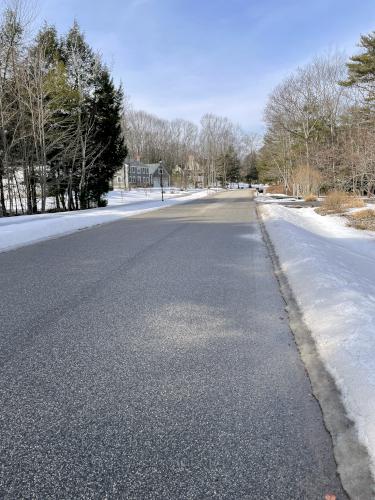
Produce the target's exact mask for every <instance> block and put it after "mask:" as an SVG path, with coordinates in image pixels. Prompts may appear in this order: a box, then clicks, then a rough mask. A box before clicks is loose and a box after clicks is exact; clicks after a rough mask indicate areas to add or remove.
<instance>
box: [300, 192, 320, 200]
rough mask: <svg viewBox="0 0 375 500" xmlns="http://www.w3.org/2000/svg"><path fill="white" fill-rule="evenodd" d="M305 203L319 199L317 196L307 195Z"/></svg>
mask: <svg viewBox="0 0 375 500" xmlns="http://www.w3.org/2000/svg"><path fill="white" fill-rule="evenodd" d="M303 199H304V200H305V201H316V200H317V199H318V197H317V196H316V194H312V193H310V194H307V195H306V196H305V197H304V198H303Z"/></svg>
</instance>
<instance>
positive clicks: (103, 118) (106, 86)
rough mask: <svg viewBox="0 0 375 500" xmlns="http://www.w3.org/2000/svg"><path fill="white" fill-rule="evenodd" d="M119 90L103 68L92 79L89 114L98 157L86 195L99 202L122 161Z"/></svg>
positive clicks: (122, 142)
mask: <svg viewBox="0 0 375 500" xmlns="http://www.w3.org/2000/svg"><path fill="white" fill-rule="evenodd" d="M122 103H123V92H122V89H121V87H120V88H119V89H116V88H115V86H114V84H113V81H112V79H111V77H110V75H109V73H108V70H107V69H105V68H104V69H103V70H102V71H101V72H100V73H99V74H98V76H97V79H96V81H95V91H94V96H93V102H92V110H91V111H92V113H93V116H94V117H95V122H94V133H93V140H94V143H95V146H96V147H97V148H98V158H97V160H96V161H95V163H94V164H93V166H92V167H91V168H90V173H89V176H88V192H89V198H90V199H91V200H92V201H94V202H95V203H96V204H101V203H102V201H101V196H102V195H103V194H104V193H106V192H107V191H108V189H109V181H110V180H111V179H112V177H113V175H114V173H115V172H116V170H118V169H119V168H120V167H121V165H122V164H123V162H124V160H125V158H126V155H127V149H126V146H125V143H124V138H123V134H122V129H121V114H122Z"/></svg>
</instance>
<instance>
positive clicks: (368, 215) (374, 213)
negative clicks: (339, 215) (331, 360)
mask: <svg viewBox="0 0 375 500" xmlns="http://www.w3.org/2000/svg"><path fill="white" fill-rule="evenodd" d="M347 218H348V220H349V223H348V225H349V226H351V227H355V228H356V229H367V230H369V231H375V210H374V209H372V208H367V209H366V210H359V211H358V212H354V213H352V214H349V215H348V216H347Z"/></svg>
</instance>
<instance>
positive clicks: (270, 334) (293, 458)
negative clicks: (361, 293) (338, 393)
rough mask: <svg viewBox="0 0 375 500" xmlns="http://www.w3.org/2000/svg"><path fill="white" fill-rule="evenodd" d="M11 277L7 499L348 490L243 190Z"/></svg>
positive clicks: (13, 265)
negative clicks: (340, 476) (337, 468)
mask: <svg viewBox="0 0 375 500" xmlns="http://www.w3.org/2000/svg"><path fill="white" fill-rule="evenodd" d="M0 272H1V275H0V277H1V279H0V293H1V295H0V302H1V308H0V315H1V322H0V330H1V335H0V377H1V379H0V382H1V384H0V398H1V401H0V448H1V455H0V498H1V499H21V498H27V499H38V500H39V499H43V500H44V499H59V500H60V499H81V498H82V499H83V498H84V499H112V498H126V499H128V498H131V499H142V500H143V499H209V498H223V499H235V500H237V499H242V498H247V499H288V500H291V499H324V495H325V494H327V493H335V494H336V495H337V498H344V496H343V493H342V489H341V486H340V482H339V480H338V477H337V475H336V466H335V462H334V459H333V454H332V444H331V440H330V436H329V435H328V434H327V432H326V431H325V428H324V425H323V422H322V415H321V412H320V408H319V406H318V404H317V402H316V401H315V399H314V398H313V396H312V395H311V387H310V384H309V380H308V378H307V375H306V373H305V370H304V367H303V364H302V362H301V361H300V358H299V355H298V352H297V349H296V347H295V344H294V341H293V337H292V334H291V332H290V330H289V327H288V321H287V317H286V314H285V311H284V304H283V300H282V298H281V296H280V293H279V290H278V286H277V282H276V280H275V277H274V275H273V272H272V266H271V262H270V260H269V258H268V256H267V250H266V247H265V245H264V243H263V242H262V239H261V235H260V231H259V227H258V223H257V221H256V217H255V211H254V203H253V202H252V201H250V195H249V193H248V192H247V191H233V192H230V193H227V194H223V195H218V196H215V197H213V198H211V199H207V200H206V199H202V200H197V201H195V202H191V203H187V204H183V205H179V206H175V207H173V208H168V209H166V210H161V211H157V212H153V213H149V214H144V215H140V216H137V217H133V218H131V219H127V220H124V221H120V222H115V223H112V224H107V225H104V226H101V227H97V228H94V229H90V230H86V231H81V232H79V233H76V234H73V235H70V236H67V237H62V238H59V239H55V240H50V241H46V242H43V243H39V244H36V245H32V246H29V247H24V248H21V249H18V250H14V251H11V252H7V253H3V254H0Z"/></svg>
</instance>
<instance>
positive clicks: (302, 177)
mask: <svg viewBox="0 0 375 500" xmlns="http://www.w3.org/2000/svg"><path fill="white" fill-rule="evenodd" d="M359 46H360V49H361V50H360V53H359V54H358V55H354V56H353V57H351V58H350V60H349V61H346V59H345V57H344V56H343V55H341V54H333V55H327V56H323V57H318V58H315V59H314V60H313V61H312V62H311V63H309V64H307V65H305V66H303V67H301V68H298V69H297V70H296V71H295V72H294V73H293V74H291V75H290V76H289V77H287V78H286V79H285V80H284V81H283V82H281V83H280V84H279V85H278V86H277V87H276V88H275V89H274V90H273V92H272V93H271V95H270V97H269V100H268V103H267V106H266V109H265V122H266V126H267V128H266V133H265V136H264V141H263V146H262V147H261V149H260V151H259V156H258V163H257V168H258V171H259V174H260V177H261V179H262V180H263V181H267V182H273V183H280V184H282V187H283V188H284V190H285V192H294V194H301V195H305V194H308V193H309V192H316V191H318V190H319V189H320V190H323V191H330V190H344V191H353V192H357V193H359V194H361V195H365V194H374V192H375V113H374V111H375V109H374V103H375V69H374V68H375V32H374V33H371V34H369V35H365V36H362V37H361V38H360V44H359Z"/></svg>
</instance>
